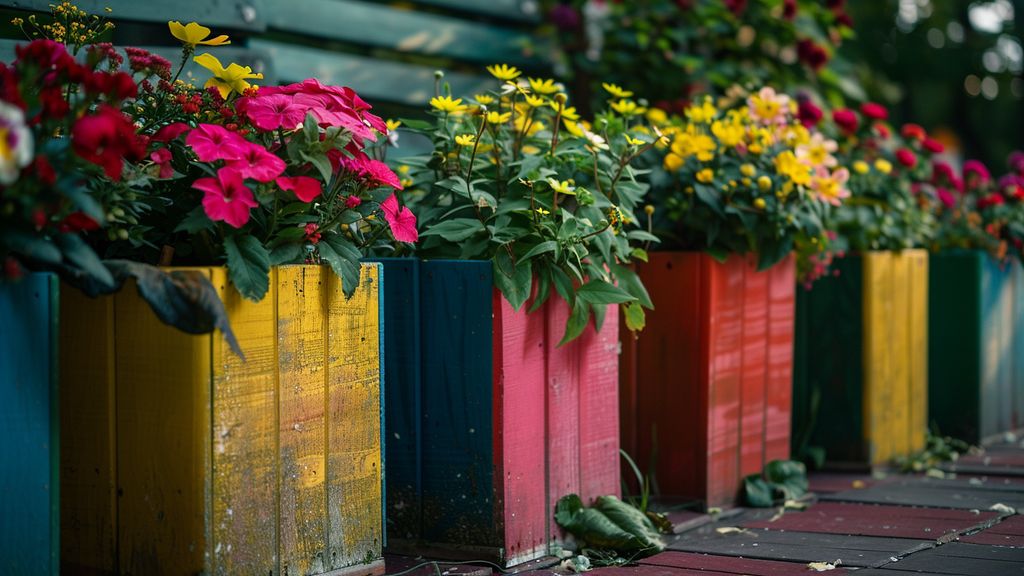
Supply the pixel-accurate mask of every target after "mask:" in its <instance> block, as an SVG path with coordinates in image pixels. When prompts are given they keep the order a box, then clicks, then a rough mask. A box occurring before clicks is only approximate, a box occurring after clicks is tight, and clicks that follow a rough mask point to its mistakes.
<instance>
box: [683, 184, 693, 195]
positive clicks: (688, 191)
mask: <svg viewBox="0 0 1024 576" xmlns="http://www.w3.org/2000/svg"><path fill="white" fill-rule="evenodd" d="M683 192H686V193H687V194H693V186H687V187H686V188H683Z"/></svg>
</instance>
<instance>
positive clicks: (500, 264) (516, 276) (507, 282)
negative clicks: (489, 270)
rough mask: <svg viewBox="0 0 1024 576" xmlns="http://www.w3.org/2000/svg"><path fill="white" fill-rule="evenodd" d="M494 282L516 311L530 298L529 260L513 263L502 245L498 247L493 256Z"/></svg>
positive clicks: (531, 278)
mask: <svg viewBox="0 0 1024 576" xmlns="http://www.w3.org/2000/svg"><path fill="white" fill-rule="evenodd" d="M494 284H495V286H497V287H498V289H499V290H501V293H502V294H504V295H505V299H506V300H508V302H509V304H511V305H512V308H513V309H514V310H517V311H518V310H519V309H520V308H522V307H523V304H525V303H526V300H527V299H529V298H530V289H531V288H532V287H533V269H532V267H531V265H530V261H529V260H520V261H519V262H516V263H515V264H513V263H512V258H511V257H510V256H509V255H508V252H507V251H506V250H505V249H504V247H499V248H498V253H497V254H495V256H494Z"/></svg>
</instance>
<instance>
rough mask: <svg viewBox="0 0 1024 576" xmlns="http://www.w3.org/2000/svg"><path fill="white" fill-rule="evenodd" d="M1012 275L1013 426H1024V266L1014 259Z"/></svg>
mask: <svg viewBox="0 0 1024 576" xmlns="http://www.w3.org/2000/svg"><path fill="white" fill-rule="evenodd" d="M1010 277H1011V279H1012V281H1013V294H1014V295H1013V319H1014V328H1013V331H1014V338H1013V351H1012V353H1011V355H1010V358H1012V360H1013V428H1014V429H1015V430H1017V429H1020V428H1024V267H1022V266H1021V264H1020V263H1019V262H1017V261H1016V260H1014V261H1013V262H1012V263H1011V271H1010Z"/></svg>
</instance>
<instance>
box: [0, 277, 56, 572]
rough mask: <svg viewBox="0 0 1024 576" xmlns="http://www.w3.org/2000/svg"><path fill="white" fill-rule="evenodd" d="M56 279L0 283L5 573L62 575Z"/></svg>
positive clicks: (0, 517) (0, 547) (1, 561)
mask: <svg viewBox="0 0 1024 576" xmlns="http://www.w3.org/2000/svg"><path fill="white" fill-rule="evenodd" d="M57 290H58V287H57V278H56V276H53V275H51V274H31V275H29V276H28V277H27V278H24V279H22V280H21V281H20V282H15V283H11V284H0V574H58V573H59V550H60V545H59V533H60V515H59V510H60V508H59V504H58V488H59V486H60V483H59V481H58V474H57V471H58V456H59V450H58V448H59V428H58V423H59V419H58V417H57V414H58V404H57V401H58V398H57V393H56V391H57V369H56V363H55V362H56V358H57V354H56V350H57V342H56V337H57V293H58V292H57Z"/></svg>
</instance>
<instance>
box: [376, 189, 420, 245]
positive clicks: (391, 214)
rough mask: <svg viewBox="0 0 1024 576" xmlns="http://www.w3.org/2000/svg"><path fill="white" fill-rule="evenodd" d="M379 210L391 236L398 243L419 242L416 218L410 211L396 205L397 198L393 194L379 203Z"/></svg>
mask: <svg viewBox="0 0 1024 576" xmlns="http://www.w3.org/2000/svg"><path fill="white" fill-rule="evenodd" d="M380 209H381V210H382V211H383V212H384V219H385V220H387V222H388V226H389V227H390V228H391V234H393V235H394V237H395V240H398V241H399V242H415V241H417V240H419V238H420V234H419V232H417V231H416V216H415V215H414V214H413V213H412V210H409V209H408V208H405V207H402V206H399V205H398V198H396V197H395V195H394V194H392V195H391V196H388V199H387V200H385V201H383V202H381V204H380Z"/></svg>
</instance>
